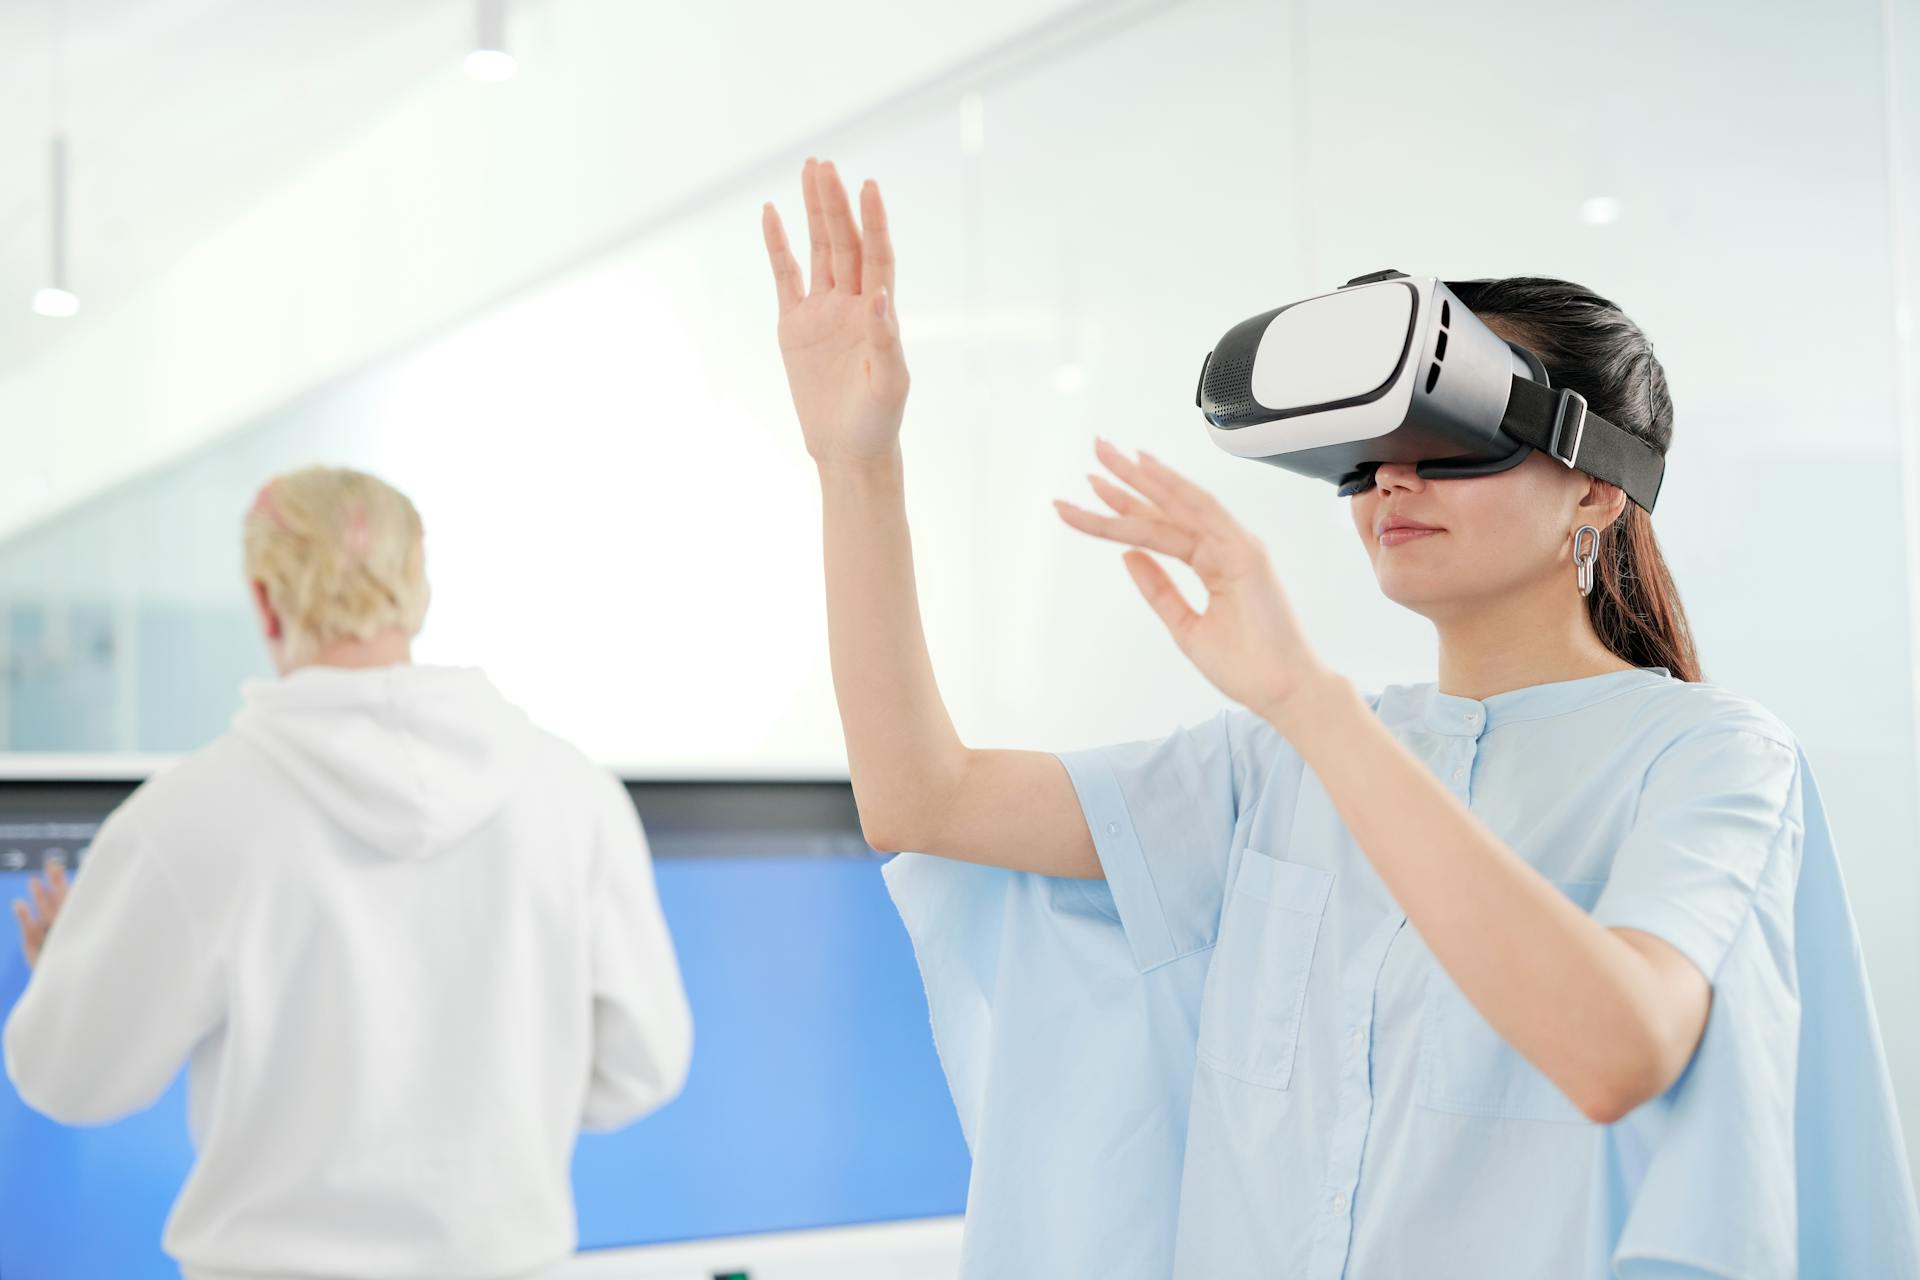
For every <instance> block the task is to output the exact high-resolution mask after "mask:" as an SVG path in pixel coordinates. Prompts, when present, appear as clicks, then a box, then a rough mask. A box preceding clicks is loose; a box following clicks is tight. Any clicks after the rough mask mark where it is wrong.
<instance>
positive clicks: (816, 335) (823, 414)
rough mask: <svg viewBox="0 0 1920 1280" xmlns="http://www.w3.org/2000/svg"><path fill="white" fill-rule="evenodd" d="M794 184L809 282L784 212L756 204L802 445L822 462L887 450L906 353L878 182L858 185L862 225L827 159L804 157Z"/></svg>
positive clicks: (892, 444)
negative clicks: (803, 213) (800, 200)
mask: <svg viewBox="0 0 1920 1280" xmlns="http://www.w3.org/2000/svg"><path fill="white" fill-rule="evenodd" d="M800 185H801V190H802V193H803V194H804V196H805V197H806V206H807V232H808V236H809V238H810V239H811V241H812V244H813V265H812V270H811V272H810V275H811V287H809V284H808V281H807V280H806V279H804V278H803V277H802V276H801V274H800V264H799V263H798V262H796V261H795V260H794V256H793V253H792V251H791V250H790V249H789V248H788V247H787V235H786V231H785V229H784V228H783V227H782V226H781V224H780V215H779V214H778V213H776V212H775V211H774V207H773V205H772V204H768V205H767V206H766V207H765V209H764V210H763V211H762V214H761V224H762V230H763V231H764V232H765V234H766V240H767V257H768V259H769V260H770V261H771V262H772V264H773V282H774V289H775V292H776V293H777V294H778V295H779V299H780V355H781V357H782V358H783V359H784V360H785V361H786V366H787V385H788V387H789V388H790V389H791V390H792V392H793V407H794V409H795V410H796V411H797V412H798V413H799V415H800V430H801V432H802V433H803V434H804V435H805V437H806V442H807V452H808V453H810V454H812V455H813V459H814V461H815V462H817V463H820V464H821V465H823V466H824V465H826V464H828V463H832V462H840V461H855V462H858V461H867V460H872V459H877V458H884V457H886V456H888V455H889V454H891V453H892V452H893V450H895V449H896V448H897V447H898V443H899V437H900V418H901V415H902V413H903V412H904V411H905V409H906V405H907V384H908V377H907V362H906V357H905V355H904V354H903V353H902V352H901V349H900V324H899V319H898V317H897V316H896V314H895V311H894V305H893V242H892V240H891V239H889V237H888V235H887V213H886V207H885V206H884V205H883V204H881V202H880V188H879V187H878V186H877V185H875V184H874V183H872V182H868V183H867V184H866V185H865V186H864V187H862V188H861V190H860V222H861V225H860V226H855V225H854V221H853V208H852V206H851V204H850V203H849V202H848V200H847V189H846V188H845V187H844V186H842V185H841V183H840V175H839V174H838V173H837V172H835V170H834V167H833V165H832V164H831V163H830V162H821V161H815V160H808V161H807V163H806V167H805V169H803V170H802V171H801V175H800Z"/></svg>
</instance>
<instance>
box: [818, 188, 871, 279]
mask: <svg viewBox="0 0 1920 1280" xmlns="http://www.w3.org/2000/svg"><path fill="white" fill-rule="evenodd" d="M814 180H815V181H816V182H817V183H819V185H820V198H821V200H823V201H824V202H825V203H826V209H827V239H828V240H829V241H831V242H832V244H833V287H834V288H835V289H838V290H840V291H841V292H843V293H859V292H860V228H859V227H856V226H854V225H853V206H852V205H851V204H849V203H847V189H846V187H845V186H844V185H842V183H841V181H840V171H839V170H837V169H835V168H834V167H833V162H832V161H828V162H827V163H825V164H823V165H821V166H820V170H819V172H818V173H817V174H816V175H815V178H814Z"/></svg>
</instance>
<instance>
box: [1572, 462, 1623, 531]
mask: <svg viewBox="0 0 1920 1280" xmlns="http://www.w3.org/2000/svg"><path fill="white" fill-rule="evenodd" d="M1626 509H1627V493H1626V490H1624V489H1622V488H1621V487H1620V486H1619V485H1617V484H1609V483H1607V482H1606V481H1605V480H1596V479H1594V478H1593V477H1592V476H1588V477H1587V491H1586V493H1584V494H1582V495H1581V497H1580V516H1581V523H1582V524H1590V525H1592V526H1593V527H1594V528H1596V529H1599V530H1601V531H1602V532H1605V531H1606V530H1607V529H1609V528H1612V527H1613V522H1614V521H1616V520H1618V519H1619V518H1620V516H1621V515H1622V513H1624V512H1625V511H1626Z"/></svg>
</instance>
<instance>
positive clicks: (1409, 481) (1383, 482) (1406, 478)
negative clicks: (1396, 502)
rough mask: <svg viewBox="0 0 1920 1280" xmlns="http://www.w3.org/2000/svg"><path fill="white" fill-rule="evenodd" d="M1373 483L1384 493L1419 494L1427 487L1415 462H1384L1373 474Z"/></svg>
mask: <svg viewBox="0 0 1920 1280" xmlns="http://www.w3.org/2000/svg"><path fill="white" fill-rule="evenodd" d="M1373 483H1374V485H1375V486H1376V487H1377V488H1378V489H1379V490H1380V492H1382V493H1386V492H1389V491H1390V490H1399V491H1401V492H1418V491H1419V490H1421V489H1424V488H1426V487H1427V482H1426V481H1425V480H1422V479H1421V478H1420V471H1419V464H1418V463H1415V462H1383V463H1381V464H1380V467H1379V469H1378V470H1377V471H1375V472H1374V473H1373Z"/></svg>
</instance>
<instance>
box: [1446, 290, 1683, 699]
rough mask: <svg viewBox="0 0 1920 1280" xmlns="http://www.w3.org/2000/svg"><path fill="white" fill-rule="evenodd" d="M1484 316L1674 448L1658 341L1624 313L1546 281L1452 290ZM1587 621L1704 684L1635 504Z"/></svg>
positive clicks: (1647, 524)
mask: <svg viewBox="0 0 1920 1280" xmlns="http://www.w3.org/2000/svg"><path fill="white" fill-rule="evenodd" d="M1448 287H1449V288H1451V289H1452V290H1453V292H1454V296H1456V297H1458V298H1459V299H1460V301H1462V302H1464V303H1466V304H1467V306H1468V307H1469V308H1471V309H1472V311H1473V313H1474V314H1475V315H1477V316H1479V317H1480V318H1481V319H1482V320H1488V321H1492V322H1493V323H1494V324H1495V325H1497V326H1498V327H1499V328H1500V329H1501V330H1503V331H1504V332H1503V336H1509V337H1511V338H1513V340H1514V341H1516V342H1518V343H1520V344H1521V345H1522V346H1524V347H1526V348H1528V349H1529V350H1531V351H1532V352H1533V353H1534V354H1535V355H1537V356H1539V357H1540V359H1541V362H1542V363H1544V364H1545V365H1546V366H1547V376H1548V377H1549V378H1551V379H1552V381H1553V385H1554V386H1556V387H1571V388H1573V389H1574V390H1575V391H1578V392H1579V393H1580V394H1581V395H1583V396H1585V397H1586V398H1587V405H1588V407H1589V408H1590V409H1591V410H1592V411H1593V412H1594V413H1597V414H1599V415H1600V416H1601V417H1603V418H1605V419H1606V420H1607V421H1609V422H1611V423H1613V424H1614V425H1615V426H1617V427H1622V428H1624V429H1626V430H1628V431H1631V432H1632V433H1633V434H1634V435H1637V436H1639V437H1640V438H1641V439H1642V440H1645V441H1646V442H1647V443H1648V444H1651V445H1652V446H1653V447H1654V448H1656V449H1658V450H1659V451H1660V452H1661V454H1663V455H1664V454H1665V453H1666V451H1667V446H1668V445H1670V444H1671V443H1672V442H1673V399H1672V397H1671V396H1669V395H1668V394H1667V375H1666V371H1665V370H1664V369H1662V368H1661V367H1660V362H1659V361H1658V360H1657V359H1655V358H1654V354H1653V343H1651V342H1650V341H1648V340H1647V335H1646V334H1645V333H1643V332H1641V330H1640V326H1639V325H1637V324H1635V323H1634V322H1633V321H1631V320H1629V319H1628V318H1627V315H1626V313H1625V312H1624V311H1622V310H1620V308H1619V307H1617V306H1615V305H1614V304H1613V303H1611V302H1609V301H1607V300H1606V299H1605V298H1603V297H1601V296H1600V295H1598V294H1596V293H1594V292H1593V291H1592V290H1589V289H1585V288H1582V287H1581V286H1580V285H1577V284H1571V283H1569V282H1567V281H1565V280H1553V279H1549V278H1546V277H1542V276H1511V277H1508V278H1506V279H1503V280H1474V281H1462V282H1460V283H1457V284H1449V286H1448ZM1587 616H1588V617H1590V618H1591V619H1592V620H1593V629H1594V631H1595V632H1596V633H1598V634H1599V636H1600V640H1601V643H1603V644H1605V645H1606V646H1607V648H1608V649H1610V650H1612V651H1613V652H1614V653H1615V654H1616V655H1618V656H1619V657H1620V658H1622V659H1623V660H1625V661H1627V662H1631V663H1632V664H1633V665H1634V666H1636V667H1665V668H1666V669H1667V670H1668V671H1670V672H1672V673H1673V675H1674V676H1676V677H1678V678H1679V679H1681V680H1699V679H1700V678H1701V677H1700V657H1699V654H1697V653H1696V652H1695V651H1694V647H1693V632H1692V630H1691V628H1689V627H1688V625H1687V613H1686V610H1685V609H1684V608H1682V607H1681V604H1680V592H1679V589H1678V588H1677V587H1675V586H1674V584H1673V574H1672V573H1671V572H1669V571H1668V569H1667V562H1666V559H1665V557H1663V556H1662V555H1661V554H1660V544H1659V542H1658V541H1657V540H1656V539H1655V538H1654V536H1653V521H1652V519H1651V518H1650V517H1649V516H1648V515H1647V513H1646V512H1645V511H1642V510H1641V509H1640V508H1639V507H1637V506H1635V505H1634V504H1633V503H1631V502H1629V503H1628V504H1627V507H1626V510H1625V511H1624V512H1622V513H1621V516H1620V518H1619V519H1618V520H1616V521H1614V522H1613V524H1612V525H1610V526H1609V527H1608V528H1606V529H1603V530H1601V533H1600V547H1599V551H1598V552H1597V555H1596V558H1595V560H1594V584H1593V594H1592V595H1589V596H1588V597H1587Z"/></svg>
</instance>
